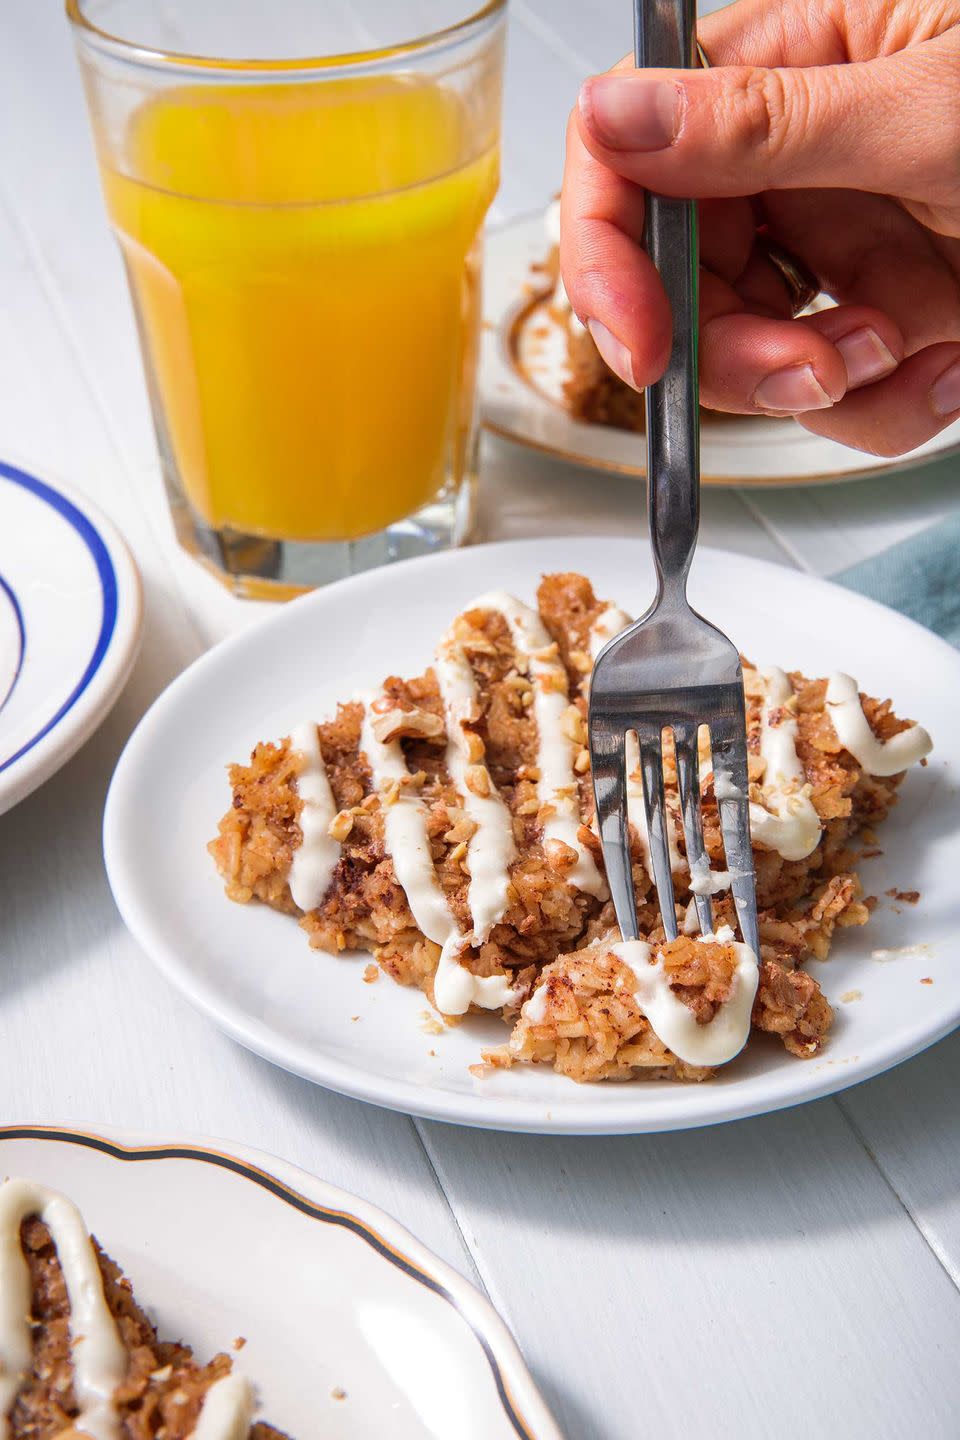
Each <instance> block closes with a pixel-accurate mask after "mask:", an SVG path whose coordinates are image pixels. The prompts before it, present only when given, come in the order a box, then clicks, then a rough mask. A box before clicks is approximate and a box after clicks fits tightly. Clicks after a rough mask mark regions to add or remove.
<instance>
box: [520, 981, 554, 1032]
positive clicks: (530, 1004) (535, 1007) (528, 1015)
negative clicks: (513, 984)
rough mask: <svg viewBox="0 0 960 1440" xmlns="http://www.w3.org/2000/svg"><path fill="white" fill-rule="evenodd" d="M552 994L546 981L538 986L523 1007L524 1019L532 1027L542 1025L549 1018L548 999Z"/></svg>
mask: <svg viewBox="0 0 960 1440" xmlns="http://www.w3.org/2000/svg"><path fill="white" fill-rule="evenodd" d="M549 994H550V986H549V985H548V984H547V982H546V981H544V982H543V984H542V985H538V986H537V988H536V990H534V992H533V994H532V995H531V996H530V999H529V1000H528V1001H527V1002H526V1004H525V1005H524V1007H523V1011H522V1014H523V1018H524V1020H527V1021H529V1023H530V1024H531V1025H542V1024H543V1022H544V1020H546V1018H547V997H548V996H549Z"/></svg>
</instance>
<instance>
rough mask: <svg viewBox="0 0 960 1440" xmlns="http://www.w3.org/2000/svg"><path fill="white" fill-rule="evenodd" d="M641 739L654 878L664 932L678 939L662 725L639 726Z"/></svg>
mask: <svg viewBox="0 0 960 1440" xmlns="http://www.w3.org/2000/svg"><path fill="white" fill-rule="evenodd" d="M637 739H638V740H639V742H640V772H641V774H642V776H643V804H644V809H645V810H646V813H647V835H648V837H649V841H650V861H651V864H652V865H653V879H654V883H655V885H656V887H657V899H658V900H659V901H660V914H661V917H662V919H663V933H664V934H665V935H666V937H667V939H668V940H676V938H677V933H678V932H677V902H676V898H675V896H674V893H673V872H672V871H671V869H670V847H669V846H668V844H667V825H668V823H669V817H668V815H667V802H666V799H665V797H664V793H663V748H662V746H663V741H662V735H661V731H660V729H659V727H657V728H654V727H653V726H651V725H642V726H640V725H638V726H637Z"/></svg>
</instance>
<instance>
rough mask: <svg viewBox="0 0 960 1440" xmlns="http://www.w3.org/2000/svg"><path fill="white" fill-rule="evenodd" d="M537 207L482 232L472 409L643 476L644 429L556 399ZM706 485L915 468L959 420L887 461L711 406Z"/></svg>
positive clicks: (610, 467)
mask: <svg viewBox="0 0 960 1440" xmlns="http://www.w3.org/2000/svg"><path fill="white" fill-rule="evenodd" d="M549 251H550V240H549V238H548V234H547V228H546V223H545V217H544V214H543V212H537V214H535V215H528V216H524V217H523V218H521V219H518V220H514V221H512V222H511V223H510V224H508V225H505V226H503V227H502V228H500V229H498V230H494V231H492V232H491V233H490V234H489V235H488V236H487V243H486V263H485V271H484V326H483V338H482V342H481V355H480V371H479V386H480V413H481V419H482V421H483V424H484V425H485V426H486V427H487V429H488V430H491V431H493V432H494V433H495V434H498V435H501V436H503V437H504V438H506V439H508V440H513V441H515V442H516V443H517V444H519V445H525V446H528V447H529V448H531V449H534V450H539V451H542V452H543V453H545V454H548V455H552V456H554V457H555V458H556V459H559V460H566V461H568V462H570V463H572V464H576V465H586V466H589V467H590V468H591V469H595V470H606V471H609V472H610V473H611V474H617V475H641V476H642V475H643V474H644V473H645V467H644V441H643V436H642V435H638V434H636V433H634V432H633V431H629V430H620V429H617V428H615V427H613V426H608V425H596V424H590V423H587V422H585V421H582V420H576V419H574V417H573V416H572V415H571V414H570V412H569V410H568V409H567V407H566V405H565V403H564V399H563V384H564V380H565V378H566V331H565V328H564V326H563V323H562V321H561V320H560V319H559V318H558V316H557V314H556V313H555V311H554V309H553V307H552V306H551V304H550V296H551V292H552V281H551V279H550V277H549V275H548V274H547V273H546V272H545V271H544V269H543V264H544V261H545V259H546V258H547V256H548V254H549ZM700 445H701V456H700V459H701V470H702V478H703V482H704V484H706V485H736V486H756V487H758V488H759V487H765V488H769V487H776V486H784V485H821V484H830V483H837V482H840V481H844V480H858V479H860V478H862V477H863V476H866V475H874V474H889V473H890V472H891V471H895V470H907V469H915V468H916V467H917V466H918V465H921V464H923V463H924V462H925V461H930V460H936V459H940V458H941V457H942V456H944V455H949V454H955V453H960V421H958V422H957V423H955V424H953V425H950V426H948V428H947V429H946V430H943V431H942V432H941V433H940V434H939V435H937V436H935V437H934V439H933V440H930V441H928V442H927V444H926V445H922V446H920V447H919V449H917V450H914V451H911V453H910V454H909V455H906V456H901V457H900V458H899V459H896V460H879V459H878V458H877V457H876V456H875V455H865V454H863V453H862V452H861V451H859V450H849V449H847V447H846V446H845V445H838V444H836V442H835V441H833V440H825V439H823V438H822V437H821V436H819V435H811V434H810V432H809V431H807V430H804V429H803V428H802V426H800V425H798V424H797V423H796V422H795V421H793V420H774V419H767V418H766V417H763V416H743V415H712V414H711V413H710V412H709V411H704V412H703V414H702V417H701V429H700Z"/></svg>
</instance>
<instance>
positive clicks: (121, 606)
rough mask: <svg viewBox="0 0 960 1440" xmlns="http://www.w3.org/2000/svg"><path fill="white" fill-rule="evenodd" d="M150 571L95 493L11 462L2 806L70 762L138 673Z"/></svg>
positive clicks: (2, 599) (6, 498)
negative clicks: (144, 575)
mask: <svg viewBox="0 0 960 1440" xmlns="http://www.w3.org/2000/svg"><path fill="white" fill-rule="evenodd" d="M140 619H141V597H140V578H139V575H138V574H137V569H136V566H135V565H134V562H133V560H132V558H131V556H130V552H129V551H128V550H127V547H126V545H125V544H124V542H123V540H122V539H121V538H120V536H119V535H118V534H117V532H116V530H115V529H114V527H113V526H112V525H111V524H110V522H109V521H108V520H106V519H105V518H104V517H103V516H102V515H100V514H99V513H98V512H97V511H96V510H95V509H94V508H93V507H92V506H91V505H90V504H89V502H87V501H86V500H84V499H82V498H81V497H80V496H78V495H76V494H73V493H71V492H70V491H67V490H65V489H64V488H63V487H62V486H60V485H59V484H58V485H56V486H54V485H52V484H51V483H50V482H49V481H47V480H41V479H38V477H37V476H35V475H31V474H28V473H27V471H25V470H22V469H19V468H18V467H17V466H15V465H11V464H8V463H6V462H4V461H0V814H2V813H3V812H4V811H6V810H9V809H10V807H11V806H13V805H16V804H17V802H18V801H20V800H22V799H23V798H24V796H26V795H29V794H30V792H31V791H32V790H34V789H36V787H37V786H38V785H39V784H41V783H42V782H43V781H44V780H46V779H48V778H49V776H51V775H52V774H53V773H54V771H56V770H59V768H60V766H61V765H63V764H64V763H65V762H66V761H67V760H69V759H70V757H71V756H72V755H73V754H74V753H75V752H76V751H77V750H78V749H79V747H80V746H81V745H82V744H83V742H84V741H85V740H86V739H87V738H88V737H89V736H90V735H91V734H92V733H93V731H94V730H95V729H96V727H97V725H98V724H99V723H100V721H101V720H102V719H103V717H104V715H105V714H106V713H107V711H108V710H109V709H110V707H111V705H112V704H113V702H114V701H115V700H116V698H117V696H118V695H119V693H120V690H121V689H122V687H123V684H124V682H125V681H126V678H127V676H128V675H129V673H130V669H131V666H132V664H133V661H134V658H135V655H136V650H137V642H138V640H139V637H140Z"/></svg>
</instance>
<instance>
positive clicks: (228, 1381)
mask: <svg viewBox="0 0 960 1440" xmlns="http://www.w3.org/2000/svg"><path fill="white" fill-rule="evenodd" d="M34 1215H35V1216H37V1217H38V1218H39V1219H40V1220H42V1221H43V1223H44V1224H45V1225H46V1227H47V1229H48V1230H49V1231H50V1235H51V1238H52V1240H53V1243H54V1245H55V1246H56V1251H57V1258H58V1259H59V1261H60V1268H61V1271H62V1272H63V1279H64V1284H65V1285H66V1289H67V1298H68V1300H69V1302H70V1342H71V1359H72V1361H73V1390H74V1395H75V1396H76V1400H77V1403H78V1405H79V1407H80V1409H79V1414H78V1415H77V1416H76V1418H75V1419H74V1420H73V1422H72V1426H71V1428H70V1430H69V1432H64V1433H69V1434H70V1435H71V1436H73V1435H75V1434H76V1435H87V1436H90V1437H91V1440H119V1437H120V1435H121V1426H120V1417H119V1415H118V1413H117V1410H116V1407H115V1405H114V1403H113V1396H114V1392H115V1391H116V1389H117V1386H118V1385H120V1383H121V1382H122V1381H123V1380H124V1378H125V1377H126V1374H127V1367H128V1363H129V1361H128V1355H127V1350H126V1346H125V1345H124V1343H123V1340H122V1338H121V1336H120V1332H119V1330H118V1328H117V1324H116V1321H115V1320H114V1318H113V1315H112V1314H111V1313H110V1307H109V1306H108V1304H107V1301H106V1297H105V1296H104V1293H103V1278H102V1276H101V1274H100V1266H99V1263H98V1261H97V1254H96V1251H95V1249H94V1247H93V1241H92V1240H91V1238H90V1235H89V1233H88V1231H87V1228H86V1225H85V1224H84V1222H83V1217H82V1216H81V1214H80V1211H79V1210H78V1209H77V1207H76V1205H74V1204H73V1202H72V1201H71V1200H68V1199H67V1197H66V1196H65V1195H61V1194H59V1193H58V1192H57V1191H56V1190H49V1189H47V1188H46V1186H44V1185H37V1184H34V1183H33V1182H32V1181H30V1180H19V1179H11V1180H7V1181H6V1182H5V1183H4V1184H2V1185H0V1440H7V1436H8V1435H9V1433H10V1412H11V1411H12V1409H13V1406H14V1402H15V1400H16V1398H17V1393H18V1391H19V1390H20V1387H21V1385H22V1383H23V1380H24V1378H25V1377H26V1375H27V1373H28V1372H29V1369H30V1365H31V1361H32V1356H33V1337H32V1329H31V1323H30V1312H31V1299H32V1296H31V1286H30V1270H29V1266H28V1264H27V1260H26V1257H25V1255H24V1253H23V1250H22V1248H21V1244H20V1227H21V1225H22V1224H23V1222H24V1220H28V1219H29V1218H30V1217H31V1216H34ZM252 1404H253V1397H252V1393H251V1390H250V1386H249V1385H248V1384H247V1382H246V1381H245V1380H244V1379H242V1377H240V1376H239V1375H228V1376H225V1377H224V1379H222V1380H219V1381H217V1383H216V1384H215V1385H211V1387H210V1389H209V1391H208V1392H207V1396H206V1399H205V1401H204V1405H203V1410H202V1411H201V1414H200V1419H199V1421H198V1423H197V1426H196V1428H195V1430H194V1432H193V1433H194V1437H195V1440H245V1437H246V1436H247V1435H248V1434H249V1431H250V1419H251V1413H252Z"/></svg>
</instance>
